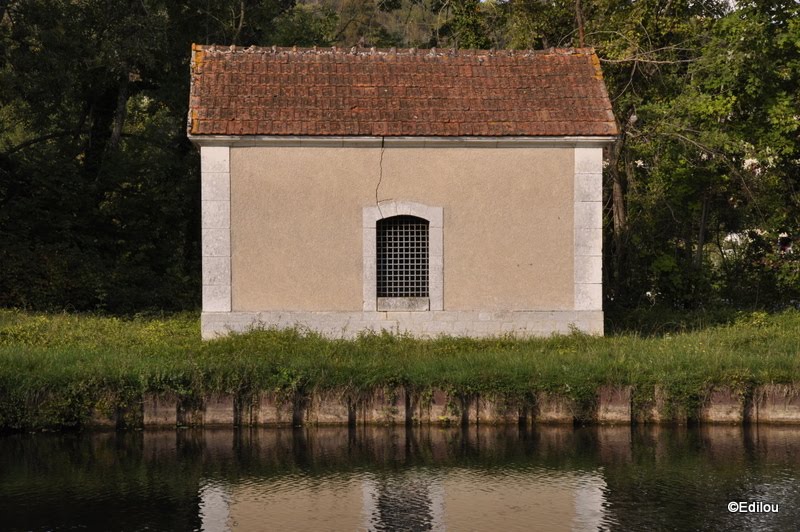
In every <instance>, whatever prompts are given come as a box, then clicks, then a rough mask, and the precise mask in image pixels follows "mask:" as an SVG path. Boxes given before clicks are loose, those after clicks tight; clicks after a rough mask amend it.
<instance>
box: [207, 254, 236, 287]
mask: <svg viewBox="0 0 800 532" xmlns="http://www.w3.org/2000/svg"><path fill="white" fill-rule="evenodd" d="M230 284H231V259H230V257H203V285H228V286H230Z"/></svg>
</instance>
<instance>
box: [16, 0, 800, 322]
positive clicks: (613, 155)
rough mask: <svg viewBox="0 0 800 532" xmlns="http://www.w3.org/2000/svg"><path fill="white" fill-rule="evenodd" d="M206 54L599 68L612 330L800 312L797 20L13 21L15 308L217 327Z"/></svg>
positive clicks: (731, 16)
mask: <svg viewBox="0 0 800 532" xmlns="http://www.w3.org/2000/svg"><path fill="white" fill-rule="evenodd" d="M192 42H198V43H216V44H224V45H229V44H236V45H242V46H249V45H251V44H256V45H272V44H277V45H282V46H291V45H298V46H311V45H320V46H330V45H339V46H354V45H360V46H377V47H392V46H397V47H440V48H452V47H457V48H515V49H529V48H547V47H551V46H562V47H565V46H592V47H594V48H595V49H596V50H597V53H598V55H599V57H600V58H601V62H602V66H603V69H604V73H605V77H606V82H607V86H608V90H609V94H610V96H611V98H612V100H613V103H614V108H615V112H616V116H617V120H618V122H619V125H620V129H621V131H622V134H621V136H620V139H619V141H618V142H617V143H616V144H615V145H614V146H613V148H611V149H609V151H608V157H607V160H608V164H607V167H606V173H605V176H604V179H605V191H606V199H607V201H606V227H607V231H606V236H607V238H606V244H605V246H606V248H605V249H606V253H605V257H606V259H605V260H606V263H605V269H604V271H605V277H606V278H605V282H606V289H605V290H606V294H607V298H608V301H607V303H606V306H607V308H611V309H613V308H630V307H637V306H645V305H646V306H649V305H664V306H671V307H675V308H697V307H700V306H705V307H708V306H719V305H725V306H735V307H742V308H768V309H769V308H777V307H781V306H785V305H789V304H797V301H798V300H800V248H798V246H800V244H796V245H795V249H794V251H792V250H791V248H790V245H791V240H792V239H793V238H794V239H797V237H798V235H800V90H798V87H800V3H798V1H797V0H756V1H742V2H728V1H724V0H722V1H718V0H705V1H689V0H637V1H631V0H526V1H515V0H509V1H500V0H494V1H492V0H487V1H485V2H479V1H478V0H318V1H305V2H300V1H292V0H218V1H211V0H80V1H79V0H59V1H52V0H0V306H16V307H25V308H35V309H59V308H66V309H75V310H105V311H111V312H132V311H141V310H148V309H185V308H196V307H197V306H198V304H199V288H200V287H199V284H200V281H199V278H200V274H199V270H200V268H199V266H200V258H199V233H200V231H199V221H200V213H199V189H200V187H199V159H198V154H197V151H196V149H195V148H194V147H193V146H192V145H191V143H190V142H189V141H188V140H187V138H186V133H185V124H186V114H187V105H188V91H189V56H190V44H191V43H192Z"/></svg>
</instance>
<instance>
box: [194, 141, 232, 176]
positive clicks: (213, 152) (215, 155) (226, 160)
mask: <svg viewBox="0 0 800 532" xmlns="http://www.w3.org/2000/svg"><path fill="white" fill-rule="evenodd" d="M200 170H201V172H203V173H204V174H205V173H206V172H230V171H231V149H230V148H229V147H228V146H203V147H202V148H200Z"/></svg>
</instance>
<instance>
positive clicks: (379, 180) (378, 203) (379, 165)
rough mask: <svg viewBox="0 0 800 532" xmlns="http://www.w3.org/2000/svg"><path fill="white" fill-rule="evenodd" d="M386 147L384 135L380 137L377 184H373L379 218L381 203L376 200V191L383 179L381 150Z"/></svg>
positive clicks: (381, 213)
mask: <svg viewBox="0 0 800 532" xmlns="http://www.w3.org/2000/svg"><path fill="white" fill-rule="evenodd" d="M385 149H386V137H381V156H380V159H379V160H378V184H377V185H375V206H376V207H378V213H380V217H381V219H383V211H382V210H381V204H380V202H379V201H378V191H379V190H380V188H381V181H383V152H384V150H385Z"/></svg>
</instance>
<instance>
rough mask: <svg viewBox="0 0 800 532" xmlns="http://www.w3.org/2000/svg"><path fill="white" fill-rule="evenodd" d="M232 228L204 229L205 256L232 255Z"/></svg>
mask: <svg viewBox="0 0 800 532" xmlns="http://www.w3.org/2000/svg"><path fill="white" fill-rule="evenodd" d="M230 256H231V230H230V229H203V257H230Z"/></svg>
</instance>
